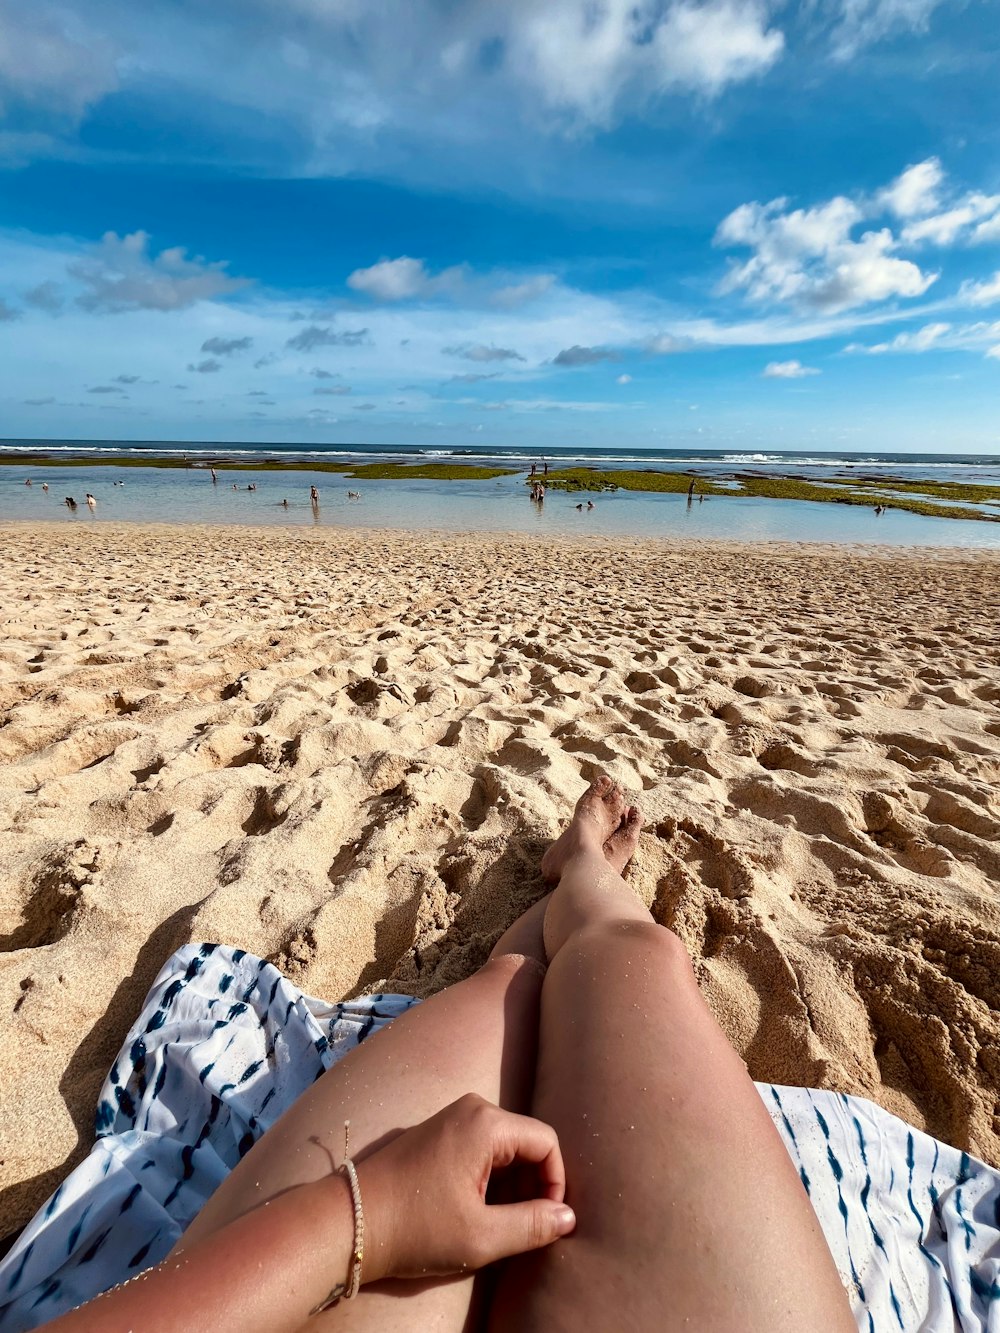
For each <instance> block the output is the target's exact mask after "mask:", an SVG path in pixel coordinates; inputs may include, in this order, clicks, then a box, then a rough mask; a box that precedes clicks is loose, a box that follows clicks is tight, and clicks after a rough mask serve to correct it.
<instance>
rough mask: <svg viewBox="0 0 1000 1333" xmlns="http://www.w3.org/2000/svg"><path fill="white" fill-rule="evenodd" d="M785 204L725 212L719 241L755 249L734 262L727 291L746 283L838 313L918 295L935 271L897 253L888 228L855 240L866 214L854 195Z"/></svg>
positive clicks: (752, 292)
mask: <svg viewBox="0 0 1000 1333" xmlns="http://www.w3.org/2000/svg"><path fill="white" fill-rule="evenodd" d="M787 206H788V200H787V199H773V200H771V202H770V203H767V204H760V203H751V204H742V205H740V207H739V208H736V209H734V210H733V212H732V213H730V214H729V216H728V217H726V218H724V219H723V221H722V222H721V223H720V225H719V228H718V230H717V232H716V236H715V243H716V244H717V245H720V246H742V247H746V248H748V249H750V250H751V252H752V253H751V257H750V258H749V259H748V260H746V261H744V262H743V263H734V264H733V265H732V267H731V268H730V270H729V273H728V275H727V276H726V278H725V279H724V280H723V282H722V284H721V286H720V290H721V291H722V292H731V291H737V290H743V291H745V292H746V293H747V294H748V295H749V296H750V297H751V298H752V299H753V300H756V301H781V302H788V303H791V304H793V305H798V306H801V307H805V308H809V307H812V308H814V309H817V310H823V311H831V312H834V311H838V310H850V309H853V308H855V307H857V306H861V305H867V304H869V303H870V302H873V301H884V300H887V299H889V298H890V297H893V296H904V297H913V296H920V295H922V294H923V293H924V292H925V291H926V290H927V288H928V287H929V286H930V285H931V283H932V282H934V281H935V279H936V278H937V274H933V273H932V274H925V273H922V272H921V270H920V269H919V268H918V267H917V265H916V264H914V263H912V262H911V261H910V260H908V259H900V258H898V257H897V256H896V255H894V254H892V253H891V252H892V250H893V249H894V248H895V246H896V241H895V238H894V237H893V235H892V232H891V231H890V230H889V229H888V228H883V229H881V230H880V231H866V232H864V233H862V235H861V236H860V237H859V238H858V239H857V240H855V239H854V238H853V237H852V235H851V233H852V231H853V229H854V228H855V227H856V226H857V224H858V223H859V222H860V221H861V220H862V217H863V214H862V211H861V209H860V208H859V206H858V205H857V204H856V203H854V202H853V201H852V200H850V199H846V198H844V197H843V196H838V197H837V198H834V199H831V200H829V202H827V203H825V204H819V205H817V206H816V207H814V208H806V209H803V208H796V209H793V210H791V211H787Z"/></svg>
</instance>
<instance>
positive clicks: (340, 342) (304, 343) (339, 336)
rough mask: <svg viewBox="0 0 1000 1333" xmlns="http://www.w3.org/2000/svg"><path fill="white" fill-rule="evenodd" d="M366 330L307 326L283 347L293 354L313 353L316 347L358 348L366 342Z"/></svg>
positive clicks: (316, 325) (315, 325)
mask: <svg viewBox="0 0 1000 1333" xmlns="http://www.w3.org/2000/svg"><path fill="white" fill-rule="evenodd" d="M368 341H369V339H368V330H367V329H332V328H330V327H329V325H328V326H326V327H325V328H324V327H322V326H321V325H319V324H309V325H307V326H306V327H305V328H304V329H300V330H299V332H298V333H296V334H295V335H294V336H293V337H291V338H289V339H288V341H287V342H286V343H285V346H286V347H288V348H291V350H292V351H293V352H315V351H316V349H317V348H318V347H359V346H360V345H361V344H362V343H365V342H368Z"/></svg>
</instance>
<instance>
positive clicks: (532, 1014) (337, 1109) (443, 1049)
mask: <svg viewBox="0 0 1000 1333" xmlns="http://www.w3.org/2000/svg"><path fill="white" fill-rule="evenodd" d="M543 972H544V968H543V967H542V966H541V965H540V964H539V963H538V961H537V960H535V959H532V958H528V957H524V956H522V955H517V954H504V955H501V956H499V957H496V958H493V959H491V960H490V961H489V962H488V963H487V964H486V965H485V966H484V967H483V968H481V969H480V971H479V972H477V973H475V975H474V976H472V977H469V978H468V979H467V980H466V981H462V982H460V983H459V984H458V985H455V986H452V987H450V988H449V989H448V990H446V991H442V992H441V993H440V994H438V995H435V996H434V997H433V998H431V999H430V1000H427V1001H425V1003H423V1004H421V1005H418V1006H416V1007H415V1008H413V1009H411V1010H409V1011H408V1012H407V1013H405V1014H403V1015H402V1016H401V1017H400V1018H397V1019H396V1020H395V1021H394V1022H393V1023H392V1024H391V1025H390V1026H389V1027H387V1028H385V1029H383V1030H382V1031H381V1032H379V1033H377V1034H375V1035H374V1036H372V1037H369V1038H368V1040H367V1041H365V1042H364V1043H363V1044H362V1045H361V1046H359V1047H357V1049H355V1050H354V1051H352V1052H351V1053H350V1054H349V1055H347V1056H346V1057H345V1058H344V1059H343V1060H340V1061H338V1063H337V1064H336V1065H334V1066H333V1068H332V1069H329V1070H327V1072H326V1073H325V1074H324V1075H323V1076H322V1078H320V1079H318V1080H317V1082H316V1083H315V1084H314V1085H313V1087H312V1088H310V1089H309V1091H308V1092H306V1093H305V1094H304V1095H303V1096H302V1097H300V1098H299V1100H298V1101H297V1102H296V1103H295V1105H294V1106H292V1107H291V1108H290V1109H289V1110H288V1111H287V1112H286V1113H285V1115H283V1116H282V1118H281V1119H280V1120H279V1121H278V1123H277V1124H276V1125H274V1127H273V1128H272V1129H270V1130H269V1131H268V1132H267V1134H265V1135H264V1137H263V1138H262V1139H261V1140H260V1141H259V1142H258V1143H257V1144H255V1145H254V1147H253V1148H252V1149H251V1151H250V1152H249V1153H248V1154H247V1156H246V1157H245V1158H244V1159H243V1161H242V1162H241V1163H240V1164H239V1166H237V1167H236V1169H235V1170H234V1171H233V1172H232V1173H231V1174H230V1175H229V1176H228V1177H227V1179H226V1180H225V1181H224V1182H223V1184H222V1185H221V1186H220V1187H219V1189H218V1190H217V1191H216V1193H215V1194H214V1195H213V1196H212V1198H211V1199H210V1200H209V1202H208V1203H207V1204H206V1206H205V1208H204V1209H203V1210H202V1212H201V1213H200V1214H199V1215H198V1217H197V1218H195V1220H194V1222H193V1223H192V1224H191V1226H190V1227H189V1228H188V1231H187V1232H186V1233H185V1235H184V1237H183V1238H182V1240H181V1242H180V1246H179V1248H183V1247H184V1246H185V1245H187V1244H190V1243H191V1242H192V1241H196V1240H198V1239H199V1238H201V1237H204V1236H205V1235H208V1234H210V1232H212V1231H214V1230H215V1229H216V1228H218V1227H220V1226H223V1225H225V1223H226V1222H229V1221H231V1220H232V1219H233V1218H235V1217H238V1216H239V1215H240V1214H242V1213H244V1212H246V1211H247V1210H248V1209H249V1208H253V1207H256V1206H257V1205H258V1204H260V1203H263V1202H264V1201H265V1200H267V1199H268V1198H270V1197H272V1196H273V1195H275V1194H278V1193H280V1192H281V1191H282V1190H285V1189H287V1188H289V1187H290V1186H292V1185H297V1184H302V1183H305V1182H306V1181H310V1180H315V1179H317V1178H318V1177H320V1176H323V1175H327V1174H329V1172H330V1171H331V1170H332V1169H334V1167H335V1166H338V1165H339V1164H340V1162H341V1160H342V1158H343V1148H344V1121H345V1120H350V1122H351V1130H350V1134H351V1154H352V1156H357V1157H361V1156H363V1155H364V1153H365V1152H366V1151H367V1150H369V1149H371V1148H373V1147H377V1146H378V1144H379V1143H380V1142H381V1141H384V1140H385V1139H386V1138H389V1137H392V1136H393V1135H394V1134H396V1133H398V1132H399V1131H401V1130H403V1129H407V1128H409V1127H410V1126H411V1125H416V1124H419V1123H420V1122H421V1121H422V1120H425V1119H427V1117H428V1116H431V1115H433V1114H435V1113H436V1112H437V1111H439V1110H440V1109H441V1108H442V1107H444V1106H447V1105H448V1104H449V1103H450V1102H453V1101H455V1100H456V1098H458V1097H460V1096H462V1094H463V1093H466V1092H477V1093H479V1094H480V1096H482V1097H485V1098H487V1099H488V1100H490V1101H493V1102H496V1103H498V1104H499V1105H501V1106H504V1107H505V1108H507V1109H508V1110H513V1111H522V1112H523V1111H526V1110H527V1109H528V1107H529V1105H530V1099H531V1090H532V1085H533V1079H534V1066H535V1053H536V1042H537V1032H538V1003H539V995H540V990H541V983H542V975H543ZM317 1243H321V1238H319V1237H318V1238H317ZM331 1285H332V1282H331ZM472 1297H473V1280H472V1279H471V1278H460V1279H450V1280H437V1281H433V1282H427V1283H423V1284H418V1283H412V1282H405V1283H404V1282H400V1283H395V1282H385V1283H377V1284H373V1285H372V1286H371V1287H365V1288H364V1289H363V1290H362V1292H361V1294H360V1296H359V1297H358V1299H357V1300H355V1301H352V1302H344V1301H342V1302H341V1303H340V1304H339V1305H338V1306H336V1307H334V1308H333V1309H332V1310H330V1311H327V1312H326V1313H324V1314H322V1315H319V1316H317V1317H316V1318H315V1319H314V1320H313V1321H311V1326H313V1325H314V1326H315V1327H317V1328H323V1329H330V1330H334V1329H341V1328H344V1329H357V1330H366V1329H372V1330H375V1329H378V1330H380V1331H381V1333H391V1330H395V1329H399V1330H400V1333H403V1330H406V1331H407V1333H410V1331H411V1330H415V1329H420V1330H424V1329H427V1330H431V1329H434V1330H438V1329H440V1330H455V1331H457V1330H460V1329H463V1328H465V1327H467V1326H468V1316H469V1311H470V1306H471V1302H472Z"/></svg>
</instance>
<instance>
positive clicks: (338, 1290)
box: [309, 1120, 365, 1318]
mask: <svg viewBox="0 0 1000 1333" xmlns="http://www.w3.org/2000/svg"><path fill="white" fill-rule="evenodd" d="M350 1136H351V1122H350V1121H349V1120H345V1121H344V1160H343V1162H342V1163H341V1165H340V1168H339V1169H340V1170H341V1171H342V1172H343V1173H344V1175H345V1176H346V1177H347V1183H348V1185H349V1186H350V1189H351V1202H352V1203H353V1205H354V1249H353V1250H352V1251H351V1266H350V1268H349V1269H348V1271H347V1281H346V1282H338V1283H337V1285H336V1286H335V1287H334V1288H333V1290H332V1291H331V1292H330V1294H329V1295H328V1296H326V1297H325V1298H324V1299H323V1300H322V1301H321V1302H320V1304H319V1305H317V1306H316V1307H315V1309H312V1310H310V1311H309V1317H310V1318H312V1316H313V1315H314V1314H321V1313H322V1311H324V1310H328V1309H329V1308H330V1306H331V1305H336V1304H337V1302H338V1301H339V1300H340V1299H341V1297H345V1298H346V1299H347V1300H349V1301H353V1300H354V1298H355V1296H357V1294H358V1292H359V1291H360V1290H361V1265H362V1264H363V1263H364V1260H365V1210H364V1208H363V1207H362V1206H361V1185H360V1183H359V1181H358V1172H357V1168H356V1167H355V1165H354V1163H353V1162H352V1161H351V1159H350V1157H349V1156H348V1155H347V1154H348V1149H349V1147H350Z"/></svg>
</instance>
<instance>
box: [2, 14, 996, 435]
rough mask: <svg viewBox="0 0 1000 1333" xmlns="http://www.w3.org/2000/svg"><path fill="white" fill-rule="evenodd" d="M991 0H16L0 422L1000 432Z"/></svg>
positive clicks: (5, 102)
mask: <svg viewBox="0 0 1000 1333" xmlns="http://www.w3.org/2000/svg"><path fill="white" fill-rule="evenodd" d="M998 75H1000V0H968V2H967V3H966V2H963V0H947V2H945V0H800V3H798V4H795V3H766V0H546V3H545V4H541V3H539V2H538V0H282V3H281V4H278V3H276V0H215V2H214V3H213V4H212V5H211V6H207V5H205V4H204V3H198V0H143V3H142V4H141V5H136V4H134V3H126V0H59V3H54V2H53V0H33V3H32V4H31V5H30V6H29V5H25V4H23V2H22V0H0V410H2V413H3V427H2V429H0V434H2V435H5V436H28V437H35V436H37V437H45V438H56V437H69V438H105V439H216V440H220V441H232V440H240V439H245V440H254V441H264V440H274V441H303V442H311V441H315V442H320V441H331V442H337V441H340V442H350V441H370V442H374V443H380V442H385V443H392V442H401V443H413V444H421V445H422V444H426V445H433V444H435V443H440V444H443V445H449V446H454V445H462V444H483V443H488V442H495V443H497V444H509V443H519V444H524V445H528V446H532V447H539V448H544V447H545V446H546V445H547V444H548V445H556V444H572V443H574V442H577V443H580V444H586V445H591V444H608V443H620V444H622V445H625V446H628V447H630V448H642V447H655V446H666V447H682V448H683V447H687V446H692V445H699V446H704V447H719V448H730V447H736V448H753V449H757V448H796V449H797V448H810V449H857V450H867V449H891V450H906V449H911V450H915V451H925V450H939V451H948V452H951V451H954V452H986V453H1000V414H998V408H1000V114H998V112H1000V106H998V96H997V85H998Z"/></svg>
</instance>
